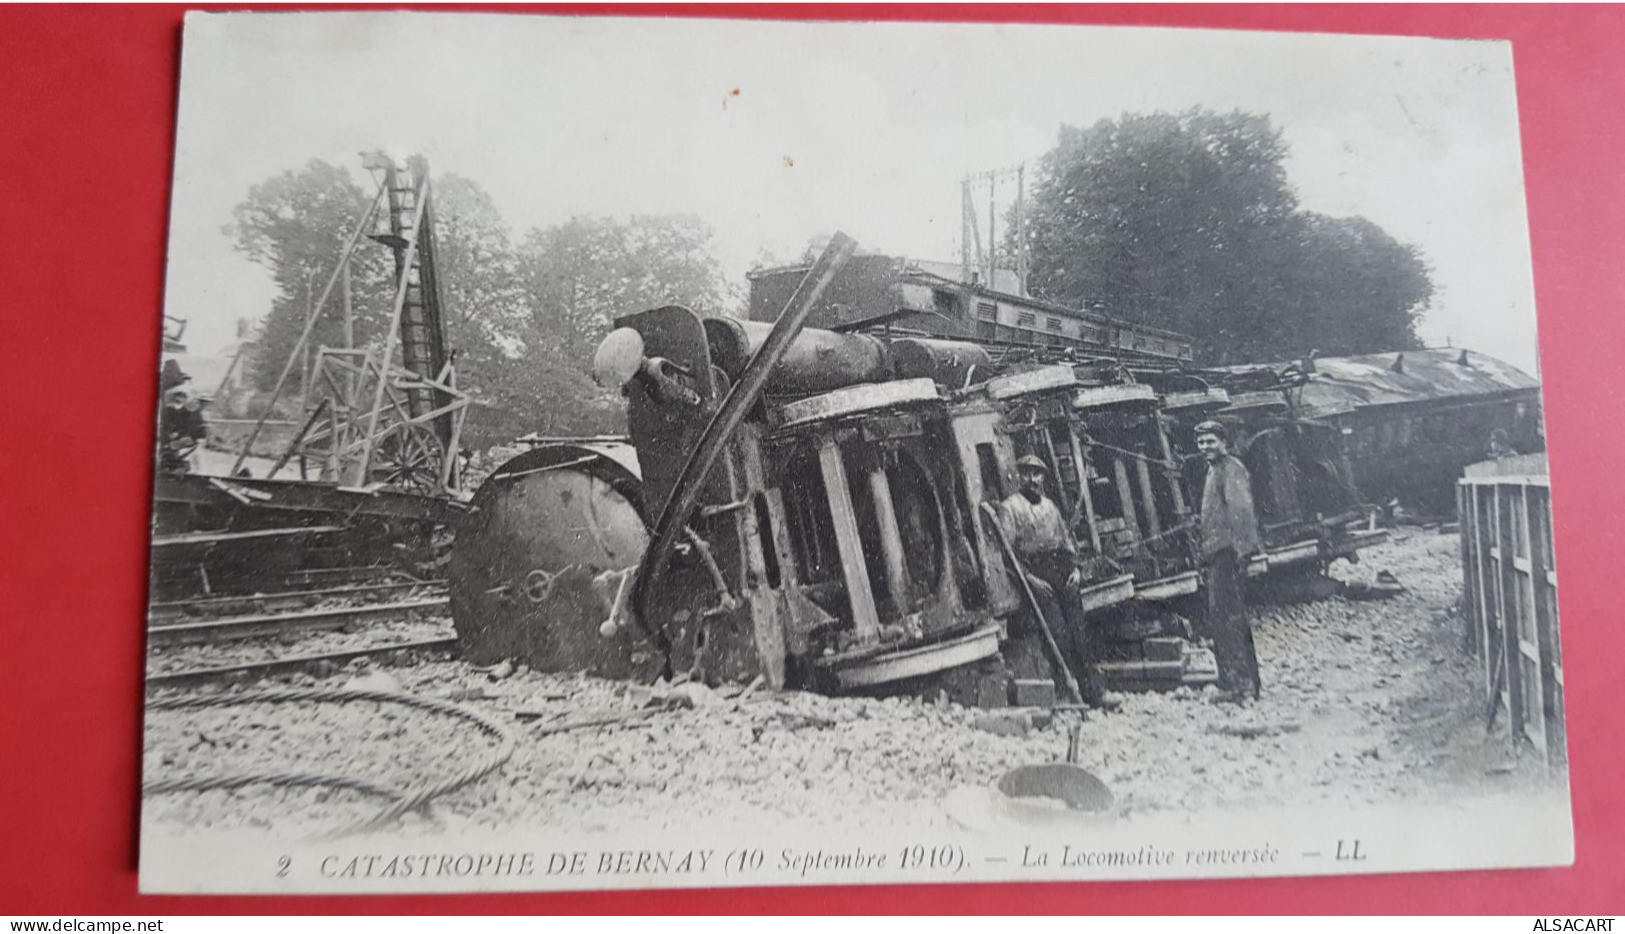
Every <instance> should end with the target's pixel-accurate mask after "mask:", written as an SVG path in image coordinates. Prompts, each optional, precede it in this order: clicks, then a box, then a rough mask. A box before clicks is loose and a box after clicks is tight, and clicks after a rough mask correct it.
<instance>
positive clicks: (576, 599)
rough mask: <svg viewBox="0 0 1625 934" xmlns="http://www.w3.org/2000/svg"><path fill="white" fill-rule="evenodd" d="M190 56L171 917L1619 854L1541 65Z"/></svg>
mask: <svg viewBox="0 0 1625 934" xmlns="http://www.w3.org/2000/svg"><path fill="white" fill-rule="evenodd" d="M181 43H182V46H181V48H182V52H181V61H182V67H181V73H180V79H179V80H180V87H179V96H178V101H179V105H178V127H177V132H176V138H175V169H174V182H173V202H172V205H171V213H170V217H169V240H168V252H167V273H166V286H165V296H164V313H163V319H162V321H161V322H157V321H155V322H154V327H161V328H162V356H161V359H159V360H156V361H153V366H154V367H155V368H156V369H157V371H158V374H159V392H160V398H159V400H158V405H159V407H158V411H157V412H156V413H155V417H154V427H155V436H154V445H153V464H154V468H153V470H154V478H155V479H154V491H153V506H152V509H153V512H152V538H151V574H150V606H149V607H148V617H147V630H146V632H147V635H146V645H147V653H146V678H145V688H146V689H145V712H144V721H143V736H144V738H143V761H142V775H141V784H142V787H141V818H140V873H141V885H142V889H143V891H147V892H176V893H186V892H215V893H253V892H324V893H356V892H396V893H400V892H437V891H511V890H558V889H610V888H650V887H685V886H706V887H715V886H765V885H830V884H843V885H844V884H865V883H898V882H943V881H950V880H952V881H965V882H1004V881H1048V880H1095V879H1165V878H1207V877H1237V876H1304V875H1334V874H1349V873H1389V872H1406V871H1428V870H1453V869H1475V868H1507V867H1524V866H1562V865H1568V864H1570V863H1571V862H1572V860H1573V820H1572V816H1571V808H1570V801H1569V787H1568V770H1567V763H1568V749H1567V741H1566V736H1565V729H1564V726H1565V715H1564V700H1563V665H1562V656H1561V647H1560V642H1561V640H1560V637H1559V624H1558V612H1557V604H1558V601H1557V571H1556V563H1555V556H1554V549H1553V534H1552V530H1553V521H1552V497H1551V490H1550V484H1549V481H1548V471H1547V461H1546V450H1547V444H1548V439H1547V437H1546V432H1545V424H1544V421H1543V416H1542V401H1541V380H1540V372H1541V367H1540V361H1539V358H1538V348H1537V343H1536V314H1535V299H1534V288H1533V281H1532V272H1531V262H1530V247H1529V233H1528V222H1527V217H1526V208H1525V197H1524V186H1523V164H1522V157H1521V153H1520V148H1519V130H1518V112H1517V104H1516V102H1517V96H1516V80H1515V74H1514V69H1513V57H1512V50H1511V47H1510V45H1509V44H1508V43H1505V42H1495V41H1468V40H1451V39H1422V38H1398V37H1382V36H1357V35H1329V34H1311V33H1287V32H1273V33H1265V32H1245V31H1217V30H1214V31H1203V30H1192V29H1169V28H1130V27H1097V26H1065V25H1008V24H1003V25H1000V24H977V25H971V24H943V23H866V22H811V21H805V22H774V21H768V20H757V21H745V20H702V19H678V18H666V17H643V18H630V17H627V18H613V17H611V18H602V17H585V16H553V15H518V14H470V13H401V12H392V13H385V12H356V13H338V12H321V13H189V14H188V15H187V17H186V22H185V29H184V34H183V36H182V37H181ZM1558 443H1559V444H1568V443H1569V441H1568V439H1565V440H1563V441H1560V442H1558ZM1565 505H1567V504H1565Z"/></svg>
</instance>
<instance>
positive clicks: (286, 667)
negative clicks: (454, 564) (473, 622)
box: [147, 636, 457, 687]
mask: <svg viewBox="0 0 1625 934" xmlns="http://www.w3.org/2000/svg"><path fill="white" fill-rule="evenodd" d="M456 648H457V637H456V636H445V637H442V638H438V639H418V640H416V641H413V642H396V643H393V644H391V645H371V646H366V647H364V648H358V649H342V650H340V651H337V652H313V653H311V654H308V655H289V656H284V657H282V658H273V659H268V660H266V661H259V662H245V663H243V664H240V665H218V666H213V667H209V668H192V669H188V670H185V671H170V672H164V673H161V674H148V675H147V687H178V686H180V685H183V684H195V683H197V682H199V681H214V680H217V679H219V678H227V677H231V676H234V675H269V674H276V673H277V672H281V671H292V670H297V669H299V668H303V667H304V666H306V665H310V664H313V663H315V662H334V663H342V662H348V661H350V660H352V659H357V658H363V657H365V656H368V655H379V654H382V653H384V652H403V651H419V652H428V651H449V650H453V649H456Z"/></svg>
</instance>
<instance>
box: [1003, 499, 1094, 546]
mask: <svg viewBox="0 0 1625 934" xmlns="http://www.w3.org/2000/svg"><path fill="white" fill-rule="evenodd" d="M1000 512H1002V513H1003V515H1002V516H1001V517H1000V518H1001V519H1002V520H1003V525H1004V531H1005V534H1006V535H1008V536H1009V537H1010V545H1011V547H1013V548H1015V550H1016V554H1018V555H1020V556H1022V557H1026V556H1028V555H1035V554H1044V553H1047V552H1056V551H1064V552H1067V553H1068V554H1073V555H1076V554H1077V551H1078V549H1077V546H1076V545H1074V544H1073V543H1072V536H1071V535H1069V534H1067V530H1066V518H1065V517H1064V516H1062V515H1061V509H1060V507H1059V506H1056V505H1055V501H1054V500H1052V499H1050V498H1049V497H1048V496H1040V497H1039V498H1038V502H1036V503H1035V502H1033V501H1032V500H1029V499H1028V498H1027V497H1026V496H1025V495H1023V494H1021V493H1012V494H1010V495H1009V496H1007V497H1005V500H1004V503H1003V504H1002V506H1001V508H1000Z"/></svg>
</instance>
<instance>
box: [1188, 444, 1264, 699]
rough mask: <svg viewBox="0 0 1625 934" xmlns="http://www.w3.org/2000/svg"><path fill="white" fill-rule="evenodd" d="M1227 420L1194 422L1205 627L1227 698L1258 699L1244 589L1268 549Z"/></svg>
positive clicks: (1249, 480) (1249, 481)
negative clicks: (1200, 464)
mask: <svg viewBox="0 0 1625 934" xmlns="http://www.w3.org/2000/svg"><path fill="white" fill-rule="evenodd" d="M1229 444H1230V439H1229V434H1228V432H1227V430H1226V429H1225V427H1224V425H1223V424H1221V423H1219V422H1215V421H1206V422H1203V423H1201V424H1200V425H1197V426H1196V447H1197V449H1198V450H1200V451H1201V452H1202V457H1203V458H1205V459H1206V460H1207V478H1206V480H1205V481H1204V482H1203V484H1202V518H1201V530H1202V564H1203V571H1204V574H1203V576H1204V578H1205V580H1206V585H1207V631H1208V636H1209V638H1211V639H1212V640H1213V655H1214V658H1215V659H1216V660H1217V661H1218V663H1219V691H1220V692H1221V694H1220V697H1221V699H1224V700H1230V701H1241V700H1243V699H1246V698H1252V699H1253V700H1257V699H1258V688H1259V679H1258V651H1257V650H1256V649H1255V648H1254V647H1253V627H1252V623H1251V621H1249V620H1248V618H1247V604H1246V600H1245V598H1244V596H1243V594H1242V585H1243V583H1244V581H1245V579H1246V578H1245V575H1246V568H1247V562H1248V560H1249V559H1250V558H1252V556H1253V555H1255V554H1258V553H1259V552H1261V551H1263V550H1264V543H1263V540H1262V539H1261V538H1260V536H1259V534H1258V514H1257V512H1255V511H1254V509H1253V488H1252V478H1251V477H1250V476H1249V475H1248V474H1247V468H1246V466H1245V465H1243V464H1242V462H1241V461H1240V460H1238V459H1237V458H1236V457H1235V456H1234V455H1232V454H1231V453H1230V450H1229Z"/></svg>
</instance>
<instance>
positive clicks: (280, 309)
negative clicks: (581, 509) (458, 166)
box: [227, 161, 739, 447]
mask: <svg viewBox="0 0 1625 934" xmlns="http://www.w3.org/2000/svg"><path fill="white" fill-rule="evenodd" d="M432 191H433V201H432V206H433V212H434V214H433V216H434V233H435V239H434V244H435V259H436V264H437V265H436V270H437V272H438V273H439V276H438V281H439V284H440V299H441V312H442V315H441V317H442V324H443V326H444V328H445V336H446V345H447V347H448V349H449V350H450V351H451V352H452V353H453V354H455V358H454V359H455V361H456V366H457V373H458V380H459V387H460V388H462V389H464V390H465V391H467V392H468V394H469V396H470V397H471V399H472V401H473V404H472V405H471V406H470V407H469V409H468V410H467V416H466V420H465V422H464V425H463V438H464V439H465V443H467V444H468V445H470V446H473V447H486V446H489V445H491V444H497V443H502V442H506V441H509V440H511V439H512V438H514V437H516V436H518V435H522V434H526V433H529V432H532V431H542V432H545V433H556V434H597V433H602V432H618V431H624V430H625V414H624V402H623V401H622V400H621V398H620V397H619V396H618V395H617V394H615V393H614V392H612V391H608V390H605V389H602V388H600V387H598V386H597V385H596V384H594V383H593V381H592V378H591V375H590V367H591V360H592V355H593V351H594V350H595V349H596V347H597V344H598V341H599V340H600V339H601V338H602V337H603V335H604V334H605V333H607V332H608V330H609V327H610V321H611V320H613V319H614V318H615V317H618V316H620V315H622V314H627V313H630V312H634V311H639V310H642V309H644V308H652V307H656V306H658V305H664V304H671V303H678V304H685V305H688V306H690V307H692V308H694V309H695V310H697V311H701V312H709V313H722V312H727V311H730V310H732V309H733V306H735V305H736V304H737V303H738V299H739V296H738V294H737V292H736V290H734V289H733V288H732V287H730V286H729V284H728V283H727V281H726V280H725V278H724V277H723V275H722V270H721V266H720V265H719V264H718V263H717V261H716V259H715V258H714V257H713V256H712V255H711V252H710V242H711V231H710V229H709V228H708V227H706V226H705V224H704V223H702V222H701V221H699V220H698V219H696V218H693V217H634V218H632V219H631V220H630V221H627V222H624V223H623V222H619V221H614V220H609V219H605V218H590V217H582V218H575V219H572V220H571V221H569V222H568V223H565V224H562V225H559V226H557V227H550V228H546V229H533V230H531V231H530V232H529V233H528V234H527V235H526V237H525V239H524V240H523V242H522V243H521V244H520V245H519V246H518V247H515V245H514V243H513V239H512V237H511V235H510V233H509V228H508V225H507V222H506V221H505V220H504V219H503V217H502V213H501V211H500V210H499V209H498V208H497V206H496V203H495V202H494V201H493V200H492V198H491V196H490V195H489V194H488V193H486V192H485V190H484V189H483V188H481V187H480V186H479V185H478V184H477V183H476V182H474V181H472V180H471V179H467V178H464V177H462V176H459V175H455V174H446V175H440V176H436V177H435V178H434V179H433V188H432ZM371 197H372V195H371V192H370V189H364V188H363V187H362V186H360V185H357V184H356V182H355V181H354V180H353V179H352V178H351V176H350V174H349V173H348V172H346V171H345V170H344V169H342V168H338V167H335V166H332V165H328V164H327V163H324V162H320V161H313V162H311V163H309V164H308V165H306V166H305V167H304V168H303V169H301V170H299V171H297V172H293V171H289V172H283V173H282V174H280V175H278V176H276V177H274V178H271V179H268V180H267V181H265V182H263V183H261V184H259V185H255V186H254V187H253V188H251V189H250V190H249V194H248V197H247V198H246V199H245V200H244V201H243V202H242V203H241V204H239V205H238V206H237V208H236V209H235V210H234V212H233V219H234V223H233V224H232V225H231V226H230V227H228V228H227V232H228V234H230V235H231V236H232V237H233V238H234V240H235V245H236V247H237V249H238V250H240V251H241V252H242V253H244V254H245V255H246V256H248V257H249V258H250V259H251V260H253V261H255V262H257V263H260V264H261V265H263V266H264V267H265V268H266V269H267V270H268V271H269V272H270V273H271V275H272V278H273V280H274V281H275V283H276V285H277V296H276V298H275V299H274V300H273V302H272V307H271V310H270V312H269V314H267V316H266V318H265V320H264V321H263V322H262V324H261V327H260V352H259V354H258V358H257V360H258V366H257V369H256V372H255V374H254V377H255V381H256V384H257V385H258V386H259V388H260V389H261V390H267V389H269V388H270V387H271V385H272V384H273V383H275V381H276V378H277V375H278V374H279V373H280V372H281V370H282V367H283V365H284V363H285V362H286V361H287V360H288V359H289V357H290V355H291V354H292V352H293V349H294V346H295V344H296V342H297V340H298V336H299V333H300V332H301V330H303V328H304V325H305V320H306V317H307V314H308V309H309V307H310V304H311V303H313V302H314V301H315V299H316V298H317V297H319V294H320V292H321V290H322V286H323V285H324V284H325V282H326V281H327V278H328V277H329V276H330V275H331V274H332V271H333V269H334V268H336V264H337V263H338V261H339V259H340V256H341V251H342V250H343V247H344V243H345V241H346V240H347V239H348V237H349V235H350V233H351V232H352V231H353V230H354V225H355V223H356V222H357V220H358V219H359V218H360V214H361V212H362V210H363V209H364V208H365V206H366V204H367V203H368V202H369V201H370V199H371ZM351 269H352V276H351V279H352V286H353V309H354V311H355V339H356V344H357V346H365V345H368V344H369V343H370V344H373V345H380V344H381V338H382V337H383V330H384V328H385V327H386V326H387V325H388V321H389V314H390V310H391V305H392V301H393V298H394V292H395V285H396V283H395V267H394V260H393V256H392V254H391V252H390V250H389V249H388V248H386V247H384V246H381V245H378V244H374V243H372V242H370V241H367V240H363V241H361V243H360V245H359V246H358V247H357V249H356V250H355V252H354V253H353V254H352V258H351ZM338 307H339V295H338V293H337V291H336V290H335V292H334V294H333V295H332V296H331V297H330V298H329V301H328V304H327V305H326V306H325V307H324V309H323V311H322V313H321V314H320V315H319V316H318V317H317V319H316V325H315V327H314V329H313V331H312V336H311V340H310V342H309V346H310V347H312V348H314V347H318V346H321V345H324V344H326V345H337V344H340V343H342V341H343V337H344V336H343V324H342V321H343V316H342V315H341V314H339V313H338V312H337V308H338ZM302 363H303V361H297V360H296V361H295V371H294V373H295V379H294V380H293V381H290V383H289V386H288V387H287V388H286V389H285V390H284V394H283V399H284V400H285V402H284V404H283V405H282V406H281V408H282V409H284V410H286V409H287V408H288V407H289V405H291V401H292V400H294V399H297V397H298V396H297V389H298V382H297V380H298V377H299V376H300V375H301V374H302V372H303V366H302V365H301V364H302Z"/></svg>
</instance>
